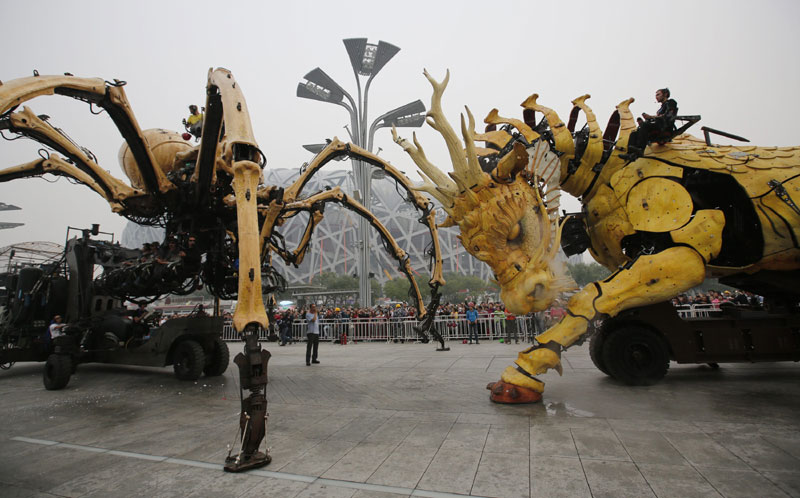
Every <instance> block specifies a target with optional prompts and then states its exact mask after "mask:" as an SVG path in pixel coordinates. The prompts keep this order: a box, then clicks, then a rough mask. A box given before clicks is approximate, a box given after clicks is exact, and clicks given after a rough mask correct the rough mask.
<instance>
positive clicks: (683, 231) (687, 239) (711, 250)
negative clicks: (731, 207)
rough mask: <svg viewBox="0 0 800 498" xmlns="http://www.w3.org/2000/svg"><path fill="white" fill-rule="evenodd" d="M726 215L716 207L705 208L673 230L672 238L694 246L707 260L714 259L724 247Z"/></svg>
mask: <svg viewBox="0 0 800 498" xmlns="http://www.w3.org/2000/svg"><path fill="white" fill-rule="evenodd" d="M724 226H725V215H724V214H723V213H722V211H718V210H716V209H703V210H700V211H698V212H696V213H695V215H694V217H693V218H692V221H690V222H689V223H688V224H687V225H686V226H683V227H681V228H679V229H678V230H675V231H674V232H672V234H671V235H672V240H673V241H675V242H677V243H679V244H686V245H689V246H692V247H693V248H695V249H696V250H697V252H699V253H700V255H701V256H703V258H704V259H705V260H706V262H708V261H710V260H712V259H714V258H715V257H716V256H717V255H718V254H719V252H720V250H721V249H722V229H723V227H724Z"/></svg>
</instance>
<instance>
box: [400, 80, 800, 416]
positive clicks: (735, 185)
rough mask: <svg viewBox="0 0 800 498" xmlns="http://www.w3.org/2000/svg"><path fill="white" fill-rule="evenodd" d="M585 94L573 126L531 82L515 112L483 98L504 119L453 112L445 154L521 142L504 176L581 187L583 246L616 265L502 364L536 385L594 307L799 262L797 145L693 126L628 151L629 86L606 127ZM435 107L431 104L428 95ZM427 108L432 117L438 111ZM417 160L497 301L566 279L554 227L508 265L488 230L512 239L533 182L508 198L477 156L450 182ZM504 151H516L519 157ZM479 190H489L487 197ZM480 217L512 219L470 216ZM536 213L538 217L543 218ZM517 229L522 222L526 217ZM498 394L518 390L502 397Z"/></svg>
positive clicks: (499, 157)
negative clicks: (456, 128) (489, 185)
mask: <svg viewBox="0 0 800 498" xmlns="http://www.w3.org/2000/svg"><path fill="white" fill-rule="evenodd" d="M428 78H429V80H431V78H430V77H428ZM431 82H432V84H433V85H434V88H435V92H434V101H436V100H437V99H441V93H442V92H441V89H439V88H438V87H437V85H439V84H438V83H436V82H434V81H433V80H431ZM445 84H446V81H445ZM439 86H443V85H439ZM588 98H589V96H588V95H584V96H582V97H580V98H578V99H576V100H574V101H573V105H574V107H573V116H574V115H577V113H583V114H584V116H585V118H586V126H585V127H584V129H583V130H582V131H578V132H574V131H573V130H571V129H570V126H566V125H565V124H564V123H563V122H562V121H561V119H560V118H559V117H558V115H557V114H556V113H555V112H554V111H552V110H551V109H549V108H547V107H543V106H542V105H540V104H539V103H538V95H533V96H531V97H529V98H528V99H526V100H525V102H523V104H522V106H523V107H524V108H525V109H526V110H527V112H528V119H526V121H525V122H521V121H519V120H514V119H505V118H501V117H499V116H498V113H497V111H496V110H493V111H492V112H491V113H490V114H489V116H488V117H487V118H486V121H485V122H486V123H487V124H489V125H492V126H493V127H494V126H497V125H504V126H503V127H502V128H501V129H500V130H492V131H488V132H487V133H485V134H480V135H479V134H477V133H475V131H474V130H472V129H471V127H472V123H471V122H470V128H468V127H467V126H465V125H464V124H463V119H462V134H463V138H464V142H465V149H464V150H465V153H466V159H464V152H462V151H459V153H458V154H453V153H452V147H451V158H453V159H454V164H455V163H456V162H457V161H461V162H464V161H466V162H467V163H470V161H471V156H473V155H480V156H485V157H486V158H491V159H492V160H493V161H495V162H496V163H497V164H498V165H500V164H503V163H509V162H512V160H510V159H507V158H508V157H509V156H511V155H514V154H516V155H517V156H518V155H519V147H524V148H525V149H526V151H527V155H528V157H527V158H526V160H527V165H526V166H525V167H521V168H517V169H511V170H510V171H511V174H510V175H507V177H506V182H507V183H509V184H516V185H518V187H517V189H520V190H526V189H527V190H528V191H530V192H534V193H536V194H540V193H543V192H545V191H547V192H548V194H547V195H551V194H552V192H553V191H554V189H555V188H556V187H554V185H556V186H557V187H560V188H561V189H563V190H565V191H567V192H569V193H570V194H572V195H574V196H576V197H579V198H580V200H581V201H582V204H583V215H584V222H585V226H586V229H587V232H588V235H589V238H590V241H591V247H590V249H589V250H590V252H591V254H592V256H593V257H594V258H595V259H596V260H597V261H599V262H600V263H601V264H603V265H604V266H606V267H608V268H610V269H612V270H615V273H613V274H612V275H611V276H610V277H608V278H607V279H605V280H603V281H601V282H594V283H592V284H589V285H587V286H586V287H585V288H583V289H582V290H580V291H579V292H578V293H576V294H575V295H573V297H572V298H571V299H570V300H569V303H568V305H567V315H566V316H565V318H564V319H562V320H561V321H560V322H559V323H557V324H556V325H555V326H553V327H552V328H551V329H550V330H548V331H546V332H545V333H544V334H542V335H541V336H539V337H538V341H539V345H538V346H536V347H533V348H530V349H528V350H526V351H523V352H521V353H520V354H519V356H518V358H517V360H516V362H515V364H514V365H512V366H510V367H508V368H507V369H506V370H505V371H504V372H503V374H502V380H503V382H505V383H508V384H512V385H514V386H521V387H524V388H528V389H531V390H533V391H535V392H538V393H541V392H542V391H543V389H544V383H543V382H542V381H541V380H539V379H537V378H536V377H535V376H536V375H539V374H542V373H544V372H546V371H547V370H548V369H550V368H555V369H557V370H558V371H559V372H560V371H561V364H560V353H561V351H562V350H563V349H564V348H567V347H569V346H570V345H572V344H573V343H575V341H577V340H578V339H580V338H581V336H582V335H583V334H585V333H586V331H587V326H588V324H589V322H590V321H591V320H593V319H595V318H598V317H600V316H603V315H608V316H615V315H617V314H618V313H620V312H621V311H623V310H626V309H629V308H633V307H638V306H643V305H647V304H654V303H658V302H661V301H664V300H667V299H669V298H671V297H674V296H676V295H678V294H680V293H682V292H685V291H686V290H688V289H691V288H692V287H694V286H696V285H698V284H700V283H701V282H702V281H703V279H704V278H705V277H706V276H707V275H711V276H725V275H732V274H752V273H756V272H759V271H762V270H776V271H785V270H797V269H800V248H799V246H798V240H800V208H798V206H800V148H799V147H783V148H778V147H753V146H745V147H733V146H710V145H707V144H706V143H705V142H703V141H701V140H698V139H696V138H694V137H692V136H689V135H679V136H677V137H675V138H674V139H673V140H672V141H669V142H667V143H665V144H662V145H659V144H652V145H649V146H647V147H646V149H645V150H643V151H638V150H628V149H627V146H628V141H629V139H630V137H631V134H632V133H633V132H635V131H636V128H637V126H636V123H635V121H634V119H633V116H632V114H631V112H630V110H629V108H628V106H629V105H630V104H631V103H632V102H633V99H629V100H626V101H624V102H622V103H620V104H619V105H618V106H617V110H616V111H615V113H614V115H613V116H612V118H611V120H610V121H609V128H610V129H611V132H610V133H609V132H606V134H605V136H604V134H603V131H602V130H601V129H600V127H599V126H598V124H597V122H596V118H595V115H594V113H593V112H592V111H591V109H589V107H588V106H587V105H586V100H587V99H588ZM432 107H433V108H434V109H435V108H436V104H435V103H434V105H433V106H432ZM537 113H538V114H540V115H543V116H544V118H546V119H543V120H541V121H539V123H538V124H536V120H535V119H534V118H532V116H535V115H536V114H537ZM434 119H435V120H436V121H441V118H440V117H438V116H434ZM570 122H571V123H574V120H573V119H571V120H570ZM526 123H527V124H526ZM436 129H437V130H439V131H440V132H441V133H442V134H443V135H444V136H445V139H446V140H447V141H448V144H450V143H452V142H454V141H455V140H457V138H455V137H454V135H455V134H454V133H453V132H452V130H449V131H448V130H446V129H444V127H442V126H441V124H439V126H438V127H436ZM615 130H616V131H615ZM617 132H618V134H619V136H616V135H617ZM473 140H483V141H485V142H486V143H487V148H482V149H479V148H476V147H475V146H474V145H473V144H472V143H471V142H472V141H473ZM542 149H546V151H548V152H549V153H551V154H554V155H557V157H558V159H557V163H558V168H557V169H558V171H555V172H554V171H550V170H549V169H547V168H544V169H539V168H537V167H536V163H537V160H538V159H537V158H539V157H541V156H542V155H543V154H545V153H546V152H543V151H542ZM456 156H459V157H456ZM412 157H414V155H413V154H412ZM414 159H415V161H416V162H417V164H418V165H419V166H420V169H422V170H423V172H425V174H426V175H427V176H428V177H430V178H431V179H432V180H433V182H434V183H435V185H433V184H426V185H425V186H423V187H422V189H423V190H426V191H428V192H431V193H432V194H434V195H436V194H438V197H439V199H440V201H442V202H443V204H444V205H445V209H446V210H447V212H448V214H449V215H450V216H449V218H448V222H449V223H450V224H457V225H459V226H460V227H461V240H462V243H463V244H464V246H465V248H466V249H467V250H468V251H469V252H470V253H472V254H473V255H475V256H476V257H478V258H479V259H481V260H483V261H486V262H487V263H488V264H489V265H490V266H491V267H492V268H493V269H494V270H495V274H496V276H497V280H498V283H499V284H500V286H501V298H502V299H503V301H504V302H505V304H506V306H507V307H508V308H509V309H510V310H511V311H513V312H514V313H520V314H522V313H528V312H531V311H539V310H542V309H546V308H547V307H548V306H549V304H550V300H551V299H552V297H553V295H554V294H553V293H552V292H548V289H549V288H551V287H553V288H557V287H563V282H564V281H563V280H562V279H554V278H549V279H548V278H542V275H547V274H548V271H549V270H551V269H552V268H554V267H555V268H558V267H560V263H559V262H558V261H556V260H555V259H554V257H555V251H554V250H553V247H552V242H553V240H557V239H558V237H556V238H555V239H551V240H544V241H542V242H543V243H544V244H545V247H544V248H541V247H539V248H537V249H531V248H530V247H525V250H526V251H528V252H529V253H536V252H537V251H538V254H539V255H544V258H534V259H536V262H535V264H528V265H524V264H523V265H516V266H514V261H516V260H519V259H523V258H521V257H520V256H519V255H518V254H516V253H515V251H513V250H508V248H507V247H506V245H505V244H502V243H497V242H496V241H497V240H498V239H503V238H504V237H503V233H500V232H502V231H505V239H506V240H507V241H509V242H510V241H513V240H515V239H516V238H517V237H519V236H520V235H519V229H518V225H519V223H513V221H514V220H517V221H518V222H522V221H523V219H524V216H519V215H518V214H517V213H518V212H521V213H530V212H531V211H535V210H537V209H538V207H539V206H538V204H540V203H541V201H538V202H537V201H532V200H529V199H535V198H537V195H536V194H531V195H525V194H520V195H518V196H517V197H516V198H517V199H520V200H522V202H523V203H527V207H520V206H519V204H518V203H510V204H509V203H508V202H507V201H506V199H507V197H508V194H506V193H503V192H501V191H500V190H492V189H488V190H487V189H486V188H485V186H484V185H485V183H486V182H487V180H484V181H475V180H474V178H481V175H484V176H486V177H490V178H495V177H496V172H493V173H492V174H487V173H484V172H483V171H485V170H486V168H484V170H483V171H480V170H474V169H473V170H472V171H468V170H465V169H464V168H463V166H462V167H458V166H456V167H455V168H454V172H453V173H452V174H450V176H451V177H452V178H453V179H454V180H455V181H456V184H457V188H453V186H452V185H449V184H447V183H446V182H445V181H444V180H446V177H445V176H444V175H443V174H441V172H439V173H435V172H434V173H430V172H429V170H430V169H431V165H430V164H427V161H421V160H420V158H419V157H414ZM422 159H424V157H423V158H422ZM513 162H516V163H520V162H523V163H524V162H525V160H520V158H518V157H517V158H515V159H513ZM484 164H486V161H485V160H484ZM497 168H498V170H499V169H500V166H498V167H497ZM465 171H466V172H465ZM496 171H497V170H496ZM515 173H518V174H516V175H515ZM467 178H473V180H472V181H469V180H468V179H467ZM442 179H444V180H442ZM450 183H452V182H450ZM487 192H488V193H489V194H491V193H492V192H497V195H496V197H495V198H488V199H487V198H486V194H487ZM444 194H447V195H444ZM476 198H477V201H476ZM448 201H450V202H449V203H448ZM464 202H472V206H471V209H474V210H476V211H478V212H479V214H476V212H475V211H471V210H470V209H463V208H462V207H461V205H462V204H463V203H464ZM509 205H511V206H513V209H509V208H508V206H509ZM476 217H477V218H480V219H481V220H486V219H492V218H493V217H496V218H497V219H500V220H505V219H506V218H508V217H511V218H512V220H511V222H509V221H503V222H501V223H488V222H485V221H484V222H482V223H477V224H476V223H475V222H474V221H473V219H474V218H476ZM535 220H536V219H535ZM538 221H539V222H541V223H543V224H546V223H547V220H546V219H542V218H538ZM525 231H530V229H528V230H525V229H524V228H523V232H525ZM492 241H494V242H492ZM548 244H550V245H548ZM514 269H515V270H516V271H514ZM551 274H552V273H551ZM498 393H499V390H498ZM494 394H495V393H494V392H493V399H495V398H494ZM514 397H516V394H515V396H514ZM512 398H513V397H512ZM495 400H496V401H503V402H515V401H514V399H511V398H506V399H499V400H498V399H495Z"/></svg>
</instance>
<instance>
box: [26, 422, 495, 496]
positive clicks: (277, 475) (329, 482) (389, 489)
mask: <svg viewBox="0 0 800 498" xmlns="http://www.w3.org/2000/svg"><path fill="white" fill-rule="evenodd" d="M11 440H12V441H20V442H23V443H31V444H40V445H42V446H50V447H53V448H69V449H73V450H80V451H89V452H92V453H106V454H108V455H114V456H119V457H125V458H137V459H139V460H150V461H153V462H165V463H172V464H176V465H185V466H187V467H199V468H203V469H211V470H218V471H220V472H223V471H224V470H223V466H222V465H220V464H216V463H209V462H201V461H198V460H184V459H182V458H170V457H166V456H158V455H147V454H144V453H134V452H131V451H120V450H110V449H108V448H100V447H97V446H85V445H81V444H71V443H61V442H59V441H49V440H47V439H34V438H29V437H23V436H14V437H12V438H11ZM244 473H246V474H248V475H254V476H261V477H272V478H274V479H285V480H288V481H299V482H305V483H308V484H312V483H314V484H320V485H323V486H334V487H339V488H348V489H358V490H364V491H379V492H383V493H396V494H401V495H407V496H422V497H425V498H484V497H481V496H478V495H463V494H456V493H445V492H442V491H429V490H424V489H413V488H403V487H398V486H385V485H383V484H368V483H365V482H355V481H344V480H339V479H325V478H322V477H314V476H304V475H299V474H289V473H286V472H275V471H272V470H250V471H247V472H244Z"/></svg>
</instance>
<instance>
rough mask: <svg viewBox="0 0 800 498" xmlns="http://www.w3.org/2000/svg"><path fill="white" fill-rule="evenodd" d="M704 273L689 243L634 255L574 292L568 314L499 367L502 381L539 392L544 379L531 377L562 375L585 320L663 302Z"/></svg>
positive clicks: (687, 287) (693, 284)
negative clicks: (502, 368) (563, 355)
mask: <svg viewBox="0 0 800 498" xmlns="http://www.w3.org/2000/svg"><path fill="white" fill-rule="evenodd" d="M704 278H705V262H704V261H703V258H701V257H700V255H699V254H698V253H697V251H695V250H694V249H692V248H691V247H685V246H681V247H671V248H669V249H666V250H664V251H661V252H659V253H656V254H652V255H647V256H640V257H638V258H637V259H636V260H634V262H633V264H631V265H630V267H628V268H624V269H622V270H619V271H618V272H616V273H615V274H613V275H612V276H611V277H609V278H607V279H606V280H604V281H602V282H595V283H592V284H589V285H587V286H586V287H584V288H583V289H582V290H581V291H580V292H578V293H577V294H575V295H574V296H572V299H570V301H569V304H568V305H567V316H566V317H564V318H563V319H562V320H561V321H560V322H558V323H557V324H556V325H555V326H553V327H552V328H550V330H548V331H547V332H545V333H544V334H542V335H540V336H539V337H537V340H538V342H539V345H538V346H535V347H533V348H530V349H527V350H525V351H522V352H521V353H519V356H518V358H517V360H516V361H515V365H514V366H510V367H508V368H506V369H505V371H504V372H503V375H502V380H503V382H506V383H509V384H513V385H515V386H521V387H524V388H528V389H531V390H533V391H535V392H537V393H541V392H543V391H544V382H542V381H540V380H539V379H537V378H535V377H534V376H535V375H538V374H542V373H545V372H546V371H547V370H549V369H551V368H554V369H556V370H557V371H558V372H559V374H560V373H561V372H562V368H561V350H562V349H565V348H567V347H569V346H570V345H572V344H573V343H574V342H575V341H576V340H578V339H579V338H580V337H581V336H582V335H583V334H584V333H586V330H587V327H588V324H589V322H590V321H591V320H593V319H595V318H597V316H598V315H600V314H606V315H609V316H615V315H617V314H618V313H619V312H621V311H623V310H626V309H628V308H634V307H637V306H644V305H647V304H653V303H658V302H661V301H664V300H665V299H669V298H671V297H673V296H675V295H677V294H680V293H681V292H684V291H686V290H688V289H691V288H692V287H694V286H696V285H698V284H700V283H702V281H703V279H704ZM495 401H501V402H514V401H502V400H495Z"/></svg>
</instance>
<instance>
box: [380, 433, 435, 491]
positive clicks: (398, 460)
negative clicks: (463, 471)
mask: <svg viewBox="0 0 800 498" xmlns="http://www.w3.org/2000/svg"><path fill="white" fill-rule="evenodd" d="M437 451H439V448H438V447H436V446H418V445H414V444H408V443H403V444H401V445H399V446H398V447H397V448H395V450H394V451H393V452H392V453H391V454H390V455H389V456H388V457H387V458H386V460H384V461H383V462H381V465H380V467H378V468H377V469H376V470H375V472H374V473H373V474H372V475H371V476H370V477H369V479H367V482H368V483H371V484H383V485H386V486H397V487H404V488H411V489H414V488H415V487H416V486H417V483H419V480H420V479H421V478H422V475H423V474H424V473H425V471H426V470H427V469H428V467H429V466H430V464H431V461H433V457H434V456H435V455H436V452H437Z"/></svg>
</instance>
